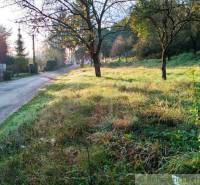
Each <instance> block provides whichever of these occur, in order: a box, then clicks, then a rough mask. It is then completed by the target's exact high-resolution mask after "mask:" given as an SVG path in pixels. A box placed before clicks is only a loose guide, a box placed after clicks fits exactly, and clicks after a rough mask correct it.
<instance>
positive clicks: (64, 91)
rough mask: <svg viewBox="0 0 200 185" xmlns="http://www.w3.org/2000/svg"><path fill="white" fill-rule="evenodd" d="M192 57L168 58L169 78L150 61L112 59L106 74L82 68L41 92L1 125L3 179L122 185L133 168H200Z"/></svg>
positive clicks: (197, 79)
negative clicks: (161, 73)
mask: <svg viewBox="0 0 200 185" xmlns="http://www.w3.org/2000/svg"><path fill="white" fill-rule="evenodd" d="M188 55H189V54H185V57H183V55H181V56H179V57H174V58H173V59H172V61H170V64H169V68H168V80H167V81H166V82H164V81H162V80H161V77H160V76H161V75H160V69H159V65H160V64H159V61H158V60H149V61H143V62H136V63H134V64H130V63H129V64H123V63H120V64H116V63H112V64H109V65H107V67H106V66H105V67H103V68H102V73H103V76H102V78H96V77H94V74H93V73H94V72H93V68H91V67H86V68H84V69H77V70H74V71H72V72H70V73H69V74H68V75H65V76H63V77H62V78H59V79H58V80H57V81H55V83H54V84H52V85H50V86H48V87H47V88H46V89H43V90H41V92H40V94H39V95H38V96H37V97H36V98H34V99H33V100H32V101H31V102H30V103H29V104H27V105H25V106H24V107H23V108H22V109H20V110H19V112H17V113H15V114H14V115H13V116H11V117H10V118H9V119H8V120H7V121H6V122H5V123H4V125H3V126H2V127H1V129H0V184H3V185H4V184H5V185H6V184H9V185H12V184H32V185H40V184H41V185H43V184H48V185H63V184H69V185H73V184H77V185H78V184H84V185H86V184H103V185H104V184H108V185H110V184H123V185H125V184H133V183H134V182H133V179H134V174H135V173H176V174H179V173H188V174H191V173H199V172H200V153H199V125H198V124H197V122H198V117H197V116H198V115H197V110H198V109H197V106H199V104H198V103H199V102H198V101H199V99H198V98H199V94H198V93H197V92H198V86H200V75H199V74H200V73H199V72H200V71H199V67H198V66H199V64H200V59H198V58H193V57H192V56H190V57H188V58H186V56H188ZM181 57H182V59H181ZM186 60H187V62H186ZM181 61H183V62H182V63H181ZM189 64H190V65H189Z"/></svg>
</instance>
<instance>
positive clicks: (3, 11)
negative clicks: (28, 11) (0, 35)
mask: <svg viewBox="0 0 200 185" xmlns="http://www.w3.org/2000/svg"><path fill="white" fill-rule="evenodd" d="M2 7H3V8H2ZM21 16H22V10H21V9H20V8H19V7H17V6H16V5H13V6H8V7H4V4H3V3H2V1H1V0H0V25H3V26H4V27H5V28H6V29H7V30H10V29H11V36H10V37H9V40H8V41H9V51H10V52H11V54H14V53H15V42H16V40H17V34H18V28H19V26H20V28H21V34H22V38H23V41H24V46H25V48H26V53H27V54H28V56H29V57H31V56H32V37H31V35H30V33H28V32H29V31H28V29H27V28H25V26H24V25H19V24H18V23H16V21H17V19H18V18H19V17H21ZM41 41H42V36H41V35H36V40H35V45H36V51H40V46H41Z"/></svg>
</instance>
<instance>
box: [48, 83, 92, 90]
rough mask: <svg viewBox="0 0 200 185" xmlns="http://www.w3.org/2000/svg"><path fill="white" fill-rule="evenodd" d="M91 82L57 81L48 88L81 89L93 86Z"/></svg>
mask: <svg viewBox="0 0 200 185" xmlns="http://www.w3.org/2000/svg"><path fill="white" fill-rule="evenodd" d="M91 86H92V84H91V83H55V84H52V85H50V86H49V87H48V88H47V89H48V90H50V91H61V90H65V89H69V90H81V89H86V88H89V87H91Z"/></svg>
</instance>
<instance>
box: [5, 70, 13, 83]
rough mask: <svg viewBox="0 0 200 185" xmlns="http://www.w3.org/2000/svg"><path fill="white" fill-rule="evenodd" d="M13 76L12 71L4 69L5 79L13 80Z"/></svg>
mask: <svg viewBox="0 0 200 185" xmlns="http://www.w3.org/2000/svg"><path fill="white" fill-rule="evenodd" d="M12 76H13V73H12V71H4V72H3V80H5V81H7V80H11V78H12Z"/></svg>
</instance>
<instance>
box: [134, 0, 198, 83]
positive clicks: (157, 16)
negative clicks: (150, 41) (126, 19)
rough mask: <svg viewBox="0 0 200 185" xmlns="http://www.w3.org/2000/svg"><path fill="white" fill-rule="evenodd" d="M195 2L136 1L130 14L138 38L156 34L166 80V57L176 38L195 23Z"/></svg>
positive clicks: (170, 0) (174, 0)
mask: <svg viewBox="0 0 200 185" xmlns="http://www.w3.org/2000/svg"><path fill="white" fill-rule="evenodd" d="M194 4H196V1H179V0H138V1H137V3H136V5H135V7H134V10H133V13H132V28H133V30H134V31H136V32H137V33H138V35H139V36H141V35H143V36H148V35H149V34H155V33H156V34H157V39H158V41H159V43H160V46H161V50H162V53H161V56H162V68H161V69H162V78H163V79H164V80H166V79H167V73H166V65H167V62H166V57H167V55H168V52H169V49H170V46H171V44H172V43H173V41H174V39H175V38H176V36H177V35H178V34H179V32H180V31H181V30H182V29H183V28H184V26H185V25H187V24H188V23H190V22H192V21H195V20H196V19H197V18H196V12H197V11H196V9H194V8H193V6H194Z"/></svg>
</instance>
